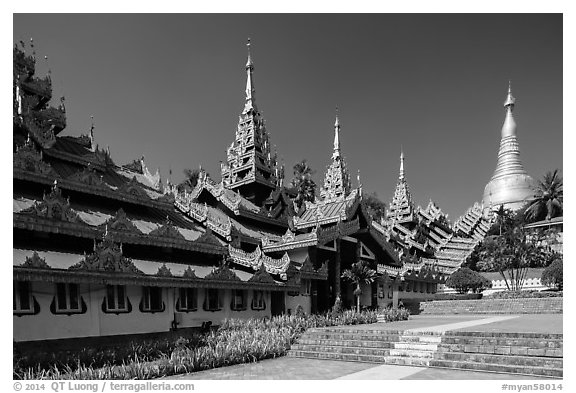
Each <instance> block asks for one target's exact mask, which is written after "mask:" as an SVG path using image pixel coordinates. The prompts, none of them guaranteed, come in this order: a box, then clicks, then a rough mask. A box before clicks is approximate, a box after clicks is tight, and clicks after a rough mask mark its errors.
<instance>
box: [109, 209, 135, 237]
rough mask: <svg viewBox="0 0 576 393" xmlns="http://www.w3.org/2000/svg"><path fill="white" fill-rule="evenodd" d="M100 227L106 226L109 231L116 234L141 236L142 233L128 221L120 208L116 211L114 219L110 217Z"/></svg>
mask: <svg viewBox="0 0 576 393" xmlns="http://www.w3.org/2000/svg"><path fill="white" fill-rule="evenodd" d="M101 226H107V227H108V228H109V229H111V230H113V231H117V232H128V233H134V234H142V231H140V230H139V229H138V228H137V227H136V225H134V223H133V222H132V221H130V220H129V219H128V217H127V216H126V213H125V212H124V210H123V209H122V208H120V209H118V211H117V212H116V214H115V215H114V217H110V218H109V219H108V221H106V222H105V223H104V224H102V225H101Z"/></svg>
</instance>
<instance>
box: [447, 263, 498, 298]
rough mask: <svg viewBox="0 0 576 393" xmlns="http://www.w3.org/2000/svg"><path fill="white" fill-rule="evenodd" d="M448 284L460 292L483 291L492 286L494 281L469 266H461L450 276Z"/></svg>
mask: <svg viewBox="0 0 576 393" xmlns="http://www.w3.org/2000/svg"><path fill="white" fill-rule="evenodd" d="M446 286H448V287H450V288H454V289H456V291H457V292H458V293H462V294H463V293H468V291H469V290H472V293H479V292H482V291H483V290H484V289H486V288H490V287H491V286H492V283H491V282H490V281H489V280H488V279H487V278H486V277H484V276H482V275H481V274H480V273H477V272H475V271H473V270H471V269H469V268H467V267H461V268H460V269H458V270H457V271H455V272H454V273H452V274H451V275H450V277H448V279H447V280H446Z"/></svg>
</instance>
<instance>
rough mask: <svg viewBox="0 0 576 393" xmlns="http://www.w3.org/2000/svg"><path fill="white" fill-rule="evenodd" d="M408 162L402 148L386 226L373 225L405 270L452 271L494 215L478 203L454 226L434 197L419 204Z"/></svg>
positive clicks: (417, 295) (468, 254) (480, 237)
mask: <svg viewBox="0 0 576 393" xmlns="http://www.w3.org/2000/svg"><path fill="white" fill-rule="evenodd" d="M404 165H405V156H404V152H403V151H402V152H401V153H400V172H399V175H398V182H397V184H396V189H395V191H394V196H393V198H392V201H391V202H390V205H389V209H388V211H387V214H386V220H385V222H384V223H383V225H382V224H380V223H377V222H373V223H372V226H373V227H374V228H376V229H377V230H378V231H380V232H381V233H382V234H384V235H385V236H386V239H387V240H388V241H389V242H390V243H391V244H392V245H393V246H394V248H395V249H396V250H397V252H398V253H399V255H400V258H402V259H404V260H405V263H404V269H408V268H409V267H410V268H411V269H412V270H414V271H417V270H419V269H422V268H424V267H425V268H427V269H432V270H434V271H438V272H442V273H444V274H451V273H453V272H454V271H456V270H458V268H460V266H461V265H462V263H464V262H465V261H466V258H468V256H470V254H471V253H472V251H473V250H474V247H476V245H477V244H478V243H479V242H480V241H482V240H483V239H484V237H485V236H486V233H487V231H488V230H489V229H490V226H491V223H492V220H493V219H494V217H493V214H491V212H489V211H486V212H485V211H483V208H482V205H480V204H478V203H475V204H474V206H473V207H471V208H470V209H468V210H467V211H466V213H465V214H464V215H463V216H462V217H460V218H459V219H458V220H457V221H456V222H455V223H454V224H453V225H452V224H451V223H450V222H449V220H448V217H447V216H446V214H444V213H443V212H442V210H441V209H440V208H439V207H438V206H437V205H436V203H434V202H433V201H432V200H430V201H429V203H428V205H427V206H426V208H422V207H415V205H414V202H413V200H412V194H411V192H410V187H409V185H408V182H407V180H406V174H405V168H404ZM405 288H407V287H405ZM401 289H402V287H401ZM401 297H403V298H410V297H418V298H421V297H422V295H420V294H411V295H408V294H406V293H404V294H403V296H401Z"/></svg>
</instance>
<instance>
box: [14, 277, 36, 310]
mask: <svg viewBox="0 0 576 393" xmlns="http://www.w3.org/2000/svg"><path fill="white" fill-rule="evenodd" d="M12 295H13V298H12V305H13V311H14V312H17V313H23V312H33V311H34V310H33V309H32V308H33V307H32V305H33V300H32V291H31V290H30V283H29V282H27V281H14V282H13V293H12Z"/></svg>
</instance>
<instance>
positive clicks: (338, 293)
mask: <svg viewBox="0 0 576 393" xmlns="http://www.w3.org/2000/svg"><path fill="white" fill-rule="evenodd" d="M340 242H341V240H340V238H338V239H336V260H335V261H334V295H335V297H336V298H338V297H339V298H340V299H342V291H341V288H340V280H341V278H340V275H341V273H340V247H341V246H340Z"/></svg>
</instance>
